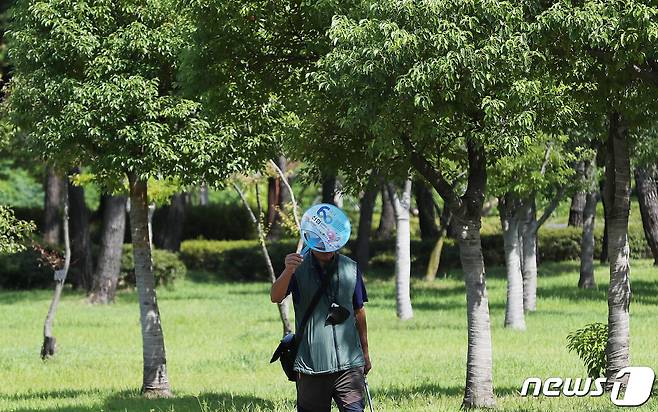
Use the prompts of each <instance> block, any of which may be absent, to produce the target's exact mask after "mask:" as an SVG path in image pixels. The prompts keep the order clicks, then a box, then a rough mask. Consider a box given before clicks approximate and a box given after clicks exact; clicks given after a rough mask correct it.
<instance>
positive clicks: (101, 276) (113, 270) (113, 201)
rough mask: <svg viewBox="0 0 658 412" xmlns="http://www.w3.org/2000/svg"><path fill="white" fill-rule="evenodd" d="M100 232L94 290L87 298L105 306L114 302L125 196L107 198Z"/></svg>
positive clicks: (123, 221)
mask: <svg viewBox="0 0 658 412" xmlns="http://www.w3.org/2000/svg"><path fill="white" fill-rule="evenodd" d="M102 232H103V233H102V234H101V250H100V253H99V255H98V263H97V266H96V275H95V276H94V288H93V291H92V293H91V295H90V297H89V301H90V302H91V303H94V304H107V303H110V302H113V301H114V296H115V294H116V289H117V280H118V279H119V271H120V269H121V254H122V247H123V238H124V237H125V232H126V197H125V196H108V197H107V199H106V201H105V206H104V208H103V224H102Z"/></svg>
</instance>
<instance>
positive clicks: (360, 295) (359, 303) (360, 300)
mask: <svg viewBox="0 0 658 412" xmlns="http://www.w3.org/2000/svg"><path fill="white" fill-rule="evenodd" d="M311 256H312V260H311V262H312V264H313V267H314V268H315V269H316V271H317V273H319V274H321V275H322V276H324V275H325V271H324V268H323V267H322V266H321V265H320V262H318V260H317V259H316V258H315V256H314V255H313V254H311ZM291 293H292V300H293V302H295V303H297V302H299V287H298V286H297V281H296V280H295V274H294V273H293V274H292V277H291V278H290V283H289V284H288V291H287V292H286V296H288V295H289V294H291ZM367 301H368V293H367V292H366V285H365V284H364V283H363V272H362V271H361V269H360V268H359V267H358V266H357V268H356V285H355V286H354V294H353V295H352V306H353V307H354V310H357V309H361V308H362V307H363V304H364V303H365V302H367Z"/></svg>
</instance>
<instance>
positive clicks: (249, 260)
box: [180, 240, 297, 280]
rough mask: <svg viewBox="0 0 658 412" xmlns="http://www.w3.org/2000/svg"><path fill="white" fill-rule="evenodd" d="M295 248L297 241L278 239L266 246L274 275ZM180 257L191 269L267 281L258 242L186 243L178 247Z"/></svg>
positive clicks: (267, 277) (195, 241)
mask: <svg viewBox="0 0 658 412" xmlns="http://www.w3.org/2000/svg"><path fill="white" fill-rule="evenodd" d="M296 247H297V241H296V240H280V241H277V242H272V243H270V244H268V245H267V249H268V251H269V253H270V257H271V258H272V264H273V266H274V271H275V273H277V274H278V273H280V272H281V271H282V270H283V267H284V260H285V256H286V255H287V254H288V253H291V252H293V251H295V248H296ZM180 257H181V259H182V260H183V262H184V263H185V265H186V266H187V267H189V268H190V269H197V270H205V271H208V272H212V273H217V274H221V275H222V277H223V278H226V279H230V280H268V279H269V275H268V273H267V267H266V266H265V258H264V257H263V253H262V252H261V249H260V245H259V244H258V241H257V240H232V241H216V240H186V241H184V242H183V243H182V244H181V251H180Z"/></svg>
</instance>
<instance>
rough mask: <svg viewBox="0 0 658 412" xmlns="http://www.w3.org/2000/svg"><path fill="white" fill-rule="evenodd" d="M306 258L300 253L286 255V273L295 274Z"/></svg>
mask: <svg viewBox="0 0 658 412" xmlns="http://www.w3.org/2000/svg"><path fill="white" fill-rule="evenodd" d="M303 260H304V256H302V255H300V254H299V253H289V254H288V255H286V271H289V272H290V273H294V272H295V270H296V269H297V267H298V266H299V265H301V264H302V261H303Z"/></svg>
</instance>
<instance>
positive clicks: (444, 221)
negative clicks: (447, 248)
mask: <svg viewBox="0 0 658 412" xmlns="http://www.w3.org/2000/svg"><path fill="white" fill-rule="evenodd" d="M440 221H441V228H440V229H439V238H438V239H437V240H436V243H435V244H434V248H432V253H431V254H430V260H429V262H428V263H427V271H426V272H425V280H427V281H430V282H432V281H434V280H435V279H436V274H437V273H438V272H439V265H440V264H441V253H442V252H443V243H444V241H445V238H446V236H447V234H448V227H449V226H450V222H451V221H452V213H450V210H449V209H448V207H447V206H446V205H444V206H443V211H442V212H441V218H440Z"/></svg>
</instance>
